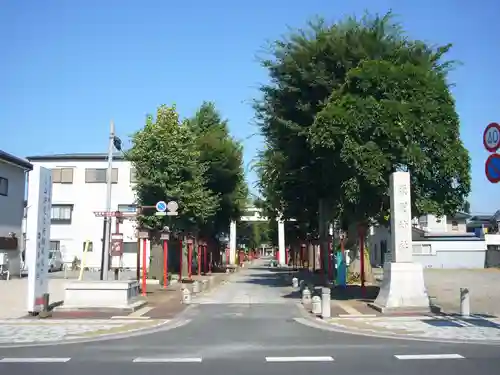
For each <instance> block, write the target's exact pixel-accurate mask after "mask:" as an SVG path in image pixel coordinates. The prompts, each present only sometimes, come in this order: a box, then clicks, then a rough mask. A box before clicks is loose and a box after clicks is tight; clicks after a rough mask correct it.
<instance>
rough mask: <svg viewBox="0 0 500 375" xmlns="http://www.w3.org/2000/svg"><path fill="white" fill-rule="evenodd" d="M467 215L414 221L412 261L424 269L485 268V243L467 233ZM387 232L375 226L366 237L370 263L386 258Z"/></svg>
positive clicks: (388, 245) (422, 217)
mask: <svg viewBox="0 0 500 375" xmlns="http://www.w3.org/2000/svg"><path fill="white" fill-rule="evenodd" d="M469 218H470V215H468V214H465V213H457V214H456V215H454V216H453V217H446V216H442V217H436V216H435V215H430V214H428V215H423V216H421V217H419V218H415V219H414V220H413V228H412V240H413V244H412V248H413V260H414V261H415V262H419V263H421V264H422V265H423V266H424V267H426V268H484V267H485V265H486V249H487V243H486V241H485V240H484V238H480V237H477V236H476V235H475V234H474V233H467V220H468V219H469ZM390 236H391V234H390V231H389V229H388V228H387V227H383V226H374V227H372V228H371V230H370V233H369V236H368V244H369V249H370V258H371V263H372V265H373V266H382V265H383V264H384V262H386V261H389V259H387V254H390V251H391V249H390V246H391V245H390Z"/></svg>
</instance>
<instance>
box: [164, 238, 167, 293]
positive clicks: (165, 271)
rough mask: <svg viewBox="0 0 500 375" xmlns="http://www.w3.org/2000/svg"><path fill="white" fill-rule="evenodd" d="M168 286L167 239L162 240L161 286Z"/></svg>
mask: <svg viewBox="0 0 500 375" xmlns="http://www.w3.org/2000/svg"><path fill="white" fill-rule="evenodd" d="M167 286H168V241H167V240H163V288H165V289H166V288H167Z"/></svg>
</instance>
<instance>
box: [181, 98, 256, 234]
mask: <svg viewBox="0 0 500 375" xmlns="http://www.w3.org/2000/svg"><path fill="white" fill-rule="evenodd" d="M187 123H188V125H189V128H190V129H191V131H192V132H193V133H194V134H195V137H196V144H197V148H198V149H199V151H200V157H199V161H200V163H201V164H202V165H206V166H207V170H206V172H205V187H206V188H207V189H208V190H210V191H212V192H213V193H214V194H217V195H218V197H219V202H218V207H217V209H216V212H215V214H214V215H213V217H212V220H211V221H210V222H209V223H208V224H207V225H205V226H204V228H203V231H204V232H205V234H206V235H209V236H213V235H216V234H217V233H222V232H227V230H228V227H229V223H230V221H231V220H232V219H237V218H239V216H240V215H241V212H242V210H243V209H244V208H245V205H246V202H247V194H248V190H247V185H246V182H245V176H244V169H243V147H242V146H241V144H240V143H239V142H237V141H236V140H235V139H233V138H232V137H231V135H230V134H229V129H228V124H227V121H225V120H222V119H221V116H220V114H219V112H218V111H217V109H216V108H215V105H214V104H213V103H210V102H205V103H203V104H202V105H201V107H200V108H199V109H198V111H197V112H196V114H195V115H194V116H193V117H192V118H190V119H189V120H188V122H187Z"/></svg>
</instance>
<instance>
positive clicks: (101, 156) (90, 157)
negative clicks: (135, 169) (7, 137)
mask: <svg viewBox="0 0 500 375" xmlns="http://www.w3.org/2000/svg"><path fill="white" fill-rule="evenodd" d="M26 159H28V160H29V161H62V160H70V161H71V160H78V161H106V160H108V154H106V153H103V152H94V153H92V152H90V153H73V154H51V155H34V156H28V157H27V158H26ZM113 159H114V160H124V159H125V157H124V156H123V154H121V153H114V154H113Z"/></svg>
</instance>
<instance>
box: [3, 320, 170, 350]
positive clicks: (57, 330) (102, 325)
mask: <svg viewBox="0 0 500 375" xmlns="http://www.w3.org/2000/svg"><path fill="white" fill-rule="evenodd" d="M167 323H169V321H168V320H113V319H109V320H108V319H106V320H100V319H94V320H89V319H85V320H78V319H72V320H63V319H44V320H41V319H15V320H0V347H1V346H9V347H10V346H17V345H37V344H50V343H61V342H70V341H74V340H76V341H80V340H97V339H101V338H105V337H111V336H116V335H123V334H131V333H132V332H136V331H140V330H146V329H152V328H157V327H160V326H162V325H165V324H167Z"/></svg>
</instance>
